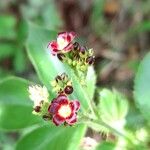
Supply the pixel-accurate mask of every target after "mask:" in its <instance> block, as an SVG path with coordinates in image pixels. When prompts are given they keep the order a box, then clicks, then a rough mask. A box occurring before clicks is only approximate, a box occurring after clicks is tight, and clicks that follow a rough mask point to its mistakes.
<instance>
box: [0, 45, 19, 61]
mask: <svg viewBox="0 0 150 150" xmlns="http://www.w3.org/2000/svg"><path fill="white" fill-rule="evenodd" d="M15 49H16V46H15V45H14V44H11V43H0V60H2V59H4V58H7V57H10V56H13V55H14V51H15Z"/></svg>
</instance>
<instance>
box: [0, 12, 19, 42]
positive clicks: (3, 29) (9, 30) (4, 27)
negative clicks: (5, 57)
mask: <svg viewBox="0 0 150 150" xmlns="http://www.w3.org/2000/svg"><path fill="white" fill-rule="evenodd" d="M16 23H17V21H16V18H15V17H14V16H10V15H0V38H7V39H15V37H16V32H15V25H16Z"/></svg>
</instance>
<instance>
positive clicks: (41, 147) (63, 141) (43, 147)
mask: <svg viewBox="0 0 150 150" xmlns="http://www.w3.org/2000/svg"><path fill="white" fill-rule="evenodd" d="M85 131H86V127H85V126H83V125H78V127H69V126H68V127H64V126H61V127H56V126H50V125H48V126H43V127H40V128H38V129H36V130H34V131H32V132H31V133H29V134H27V135H26V136H24V137H23V138H22V139H21V140H20V141H19V142H18V144H17V146H16V150H27V149H28V150H48V149H51V150H77V149H78V147H79V145H80V141H81V138H82V137H83V136H84V134H85Z"/></svg>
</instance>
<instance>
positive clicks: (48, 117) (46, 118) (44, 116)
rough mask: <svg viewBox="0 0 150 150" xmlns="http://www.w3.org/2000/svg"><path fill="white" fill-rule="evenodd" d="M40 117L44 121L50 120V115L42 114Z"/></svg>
mask: <svg viewBox="0 0 150 150" xmlns="http://www.w3.org/2000/svg"><path fill="white" fill-rule="evenodd" d="M42 117H43V119H44V120H45V121H48V120H51V118H52V117H51V116H48V115H43V116H42Z"/></svg>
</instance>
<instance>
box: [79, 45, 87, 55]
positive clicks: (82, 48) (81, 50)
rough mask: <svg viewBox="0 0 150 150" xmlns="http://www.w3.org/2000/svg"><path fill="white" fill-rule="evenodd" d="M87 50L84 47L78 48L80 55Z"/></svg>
mask: <svg viewBox="0 0 150 150" xmlns="http://www.w3.org/2000/svg"><path fill="white" fill-rule="evenodd" d="M86 50H87V48H86V47H85V46H81V48H80V52H81V53H82V54H85V51H86Z"/></svg>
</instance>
